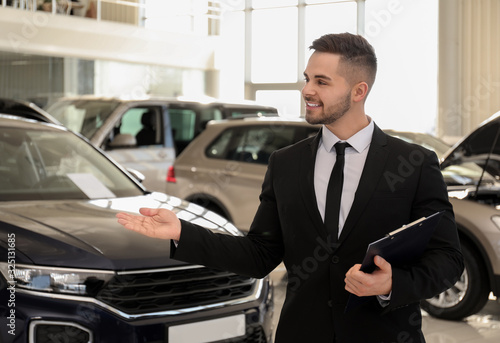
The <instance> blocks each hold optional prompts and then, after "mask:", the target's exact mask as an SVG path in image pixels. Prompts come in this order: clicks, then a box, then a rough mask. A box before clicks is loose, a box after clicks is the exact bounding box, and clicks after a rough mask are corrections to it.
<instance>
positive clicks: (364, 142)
mask: <svg viewBox="0 0 500 343" xmlns="http://www.w3.org/2000/svg"><path fill="white" fill-rule="evenodd" d="M374 127H375V125H374V124H373V121H372V120H371V119H370V124H368V126H366V127H365V128H363V129H362V130H361V131H358V132H357V133H356V134H355V135H353V136H352V137H350V138H349V139H347V141H346V142H348V143H349V144H350V145H351V146H350V147H347V148H346V150H345V164H344V185H343V187H342V198H341V201H340V217H339V236H340V233H341V232H342V228H343V227H344V223H345V220H346V218H347V215H348V214H349V211H350V210H351V206H352V203H353V201H354V195H355V193H356V189H357V188H358V184H359V180H360V179H361V173H362V171H363V167H364V166H365V161H366V156H367V155H368V148H369V147H370V142H371V141H372V136H373V130H374ZM322 130H323V131H322V135H321V140H320V143H319V146H318V153H317V155H316V162H315V166H314V191H315V193H316V202H317V205H318V210H319V213H320V214H321V218H323V221H324V220H325V205H326V192H327V189H328V181H329V180H330V174H331V172H332V169H333V166H334V164H335V161H336V160H337V154H336V152H335V148H334V145H335V143H337V142H338V141H340V139H339V138H338V137H337V136H335V135H334V134H333V133H332V132H331V131H330V130H328V128H327V127H326V126H323V129H322Z"/></svg>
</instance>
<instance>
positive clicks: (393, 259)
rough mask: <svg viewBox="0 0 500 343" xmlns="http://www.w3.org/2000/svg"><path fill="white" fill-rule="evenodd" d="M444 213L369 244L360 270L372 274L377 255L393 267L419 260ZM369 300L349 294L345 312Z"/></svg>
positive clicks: (423, 219)
mask: <svg viewBox="0 0 500 343" xmlns="http://www.w3.org/2000/svg"><path fill="white" fill-rule="evenodd" d="M444 212H445V211H440V212H436V213H434V214H432V215H430V216H428V217H422V218H420V219H418V220H415V221H414V222H411V223H409V224H406V225H403V226H401V227H400V228H399V229H397V230H394V231H392V232H390V233H388V234H387V235H385V236H384V237H383V238H381V239H379V240H377V241H374V242H372V243H370V244H369V245H368V248H367V250H366V254H365V257H364V259H363V262H362V263H361V268H360V270H361V271H362V272H365V273H372V272H373V271H374V270H375V269H376V268H377V266H376V265H375V263H374V261H373V259H374V257H375V256H377V255H379V256H381V257H383V258H384V259H385V260H386V261H387V262H389V263H390V264H391V265H394V266H401V265H404V264H408V263H411V262H413V261H415V260H417V259H418V258H420V256H422V254H423V253H424V250H425V248H426V247H427V244H428V243H429V240H430V238H431V236H432V234H433V233H434V230H435V229H436V227H437V224H438V223H439V220H440V219H441V217H442V216H443V214H444ZM369 298H370V297H358V296H356V295H354V294H350V295H349V300H348V302H347V306H346V308H345V312H348V311H349V310H351V309H352V308H353V307H356V306H357V305H360V304H361V303H363V302H364V301H366V300H368V299H369Z"/></svg>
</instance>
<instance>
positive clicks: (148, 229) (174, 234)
mask: <svg viewBox="0 0 500 343" xmlns="http://www.w3.org/2000/svg"><path fill="white" fill-rule="evenodd" d="M139 212H140V213H141V214H142V216H141V215H134V214H130V213H125V212H120V213H117V214H116V217H117V218H118V223H120V224H121V225H123V226H124V227H125V228H127V229H129V230H132V231H136V232H139V233H142V234H143V235H146V236H149V237H154V238H161V239H173V240H177V241H178V240H179V239H180V237H181V222H180V220H179V219H178V218H177V216H176V215H175V213H174V212H172V211H169V210H167V209H164V208H145V207H144V208H141V209H140V210H139Z"/></svg>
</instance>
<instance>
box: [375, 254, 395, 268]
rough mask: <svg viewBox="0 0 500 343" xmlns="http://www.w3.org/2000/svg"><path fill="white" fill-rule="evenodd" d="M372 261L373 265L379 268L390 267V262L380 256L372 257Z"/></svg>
mask: <svg viewBox="0 0 500 343" xmlns="http://www.w3.org/2000/svg"><path fill="white" fill-rule="evenodd" d="M373 262H374V263H375V265H376V266H377V267H379V268H380V269H382V270H388V269H391V264H390V263H389V262H387V261H386V260H385V259H384V258H382V257H381V256H378V255H377V256H375V258H374V259H373Z"/></svg>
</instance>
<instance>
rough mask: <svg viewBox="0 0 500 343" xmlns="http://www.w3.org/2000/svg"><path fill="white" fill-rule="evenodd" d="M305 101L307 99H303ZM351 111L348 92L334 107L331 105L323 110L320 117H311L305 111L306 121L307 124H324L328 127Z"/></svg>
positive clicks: (310, 114) (311, 115) (349, 93)
mask: <svg viewBox="0 0 500 343" xmlns="http://www.w3.org/2000/svg"><path fill="white" fill-rule="evenodd" d="M305 100H306V101H307V99H305ZM350 109H351V92H348V93H347V95H346V96H345V97H344V98H343V99H341V100H340V101H339V102H337V103H336V104H335V105H332V106H330V107H328V108H323V113H322V114H321V115H317V116H315V115H313V114H312V111H311V113H310V112H309V111H307V110H306V121H307V122H308V123H309V124H324V125H328V124H331V123H333V122H335V121H336V120H337V119H340V118H342V117H343V116H344V114H346V113H347V111H349V110H350Z"/></svg>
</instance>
